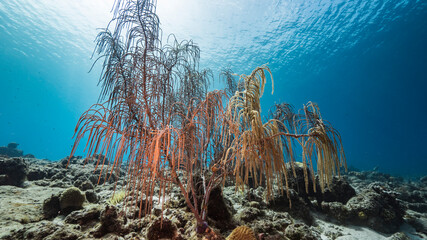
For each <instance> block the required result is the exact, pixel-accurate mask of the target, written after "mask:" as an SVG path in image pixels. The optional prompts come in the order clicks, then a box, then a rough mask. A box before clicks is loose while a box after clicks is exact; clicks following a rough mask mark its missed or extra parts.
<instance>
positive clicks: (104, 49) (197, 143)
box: [0, 0, 427, 240]
mask: <svg viewBox="0 0 427 240" xmlns="http://www.w3.org/2000/svg"><path fill="white" fill-rule="evenodd" d="M155 9H156V3H155V1H150V0H148V1H143V0H117V1H116V2H115V6H114V17H113V19H112V20H111V22H110V23H109V25H108V27H107V28H106V29H104V30H103V31H101V32H100V33H99V34H98V36H97V38H96V44H97V45H96V49H95V52H96V53H98V54H99V55H100V57H99V58H98V59H97V60H96V62H98V61H101V62H102V64H103V69H102V73H101V76H100V80H99V81H100V84H101V85H102V90H101V94H100V97H99V103H97V104H94V105H93V106H92V107H91V108H90V109H89V110H87V111H86V112H85V113H83V115H82V116H81V117H80V119H79V121H78V123H77V126H76V129H75V144H74V146H73V149H72V152H71V154H70V156H69V157H67V158H64V159H62V160H60V161H59V162H48V161H43V160H37V159H34V158H31V157H34V156H31V155H26V158H22V154H23V153H22V151H20V150H17V146H18V145H17V144H13V143H11V144H9V146H8V147H3V148H1V150H2V153H3V154H4V156H3V157H1V158H0V185H2V186H1V188H0V191H1V192H2V194H1V197H0V201H1V202H0V203H1V204H0V206H1V209H2V212H4V214H2V215H1V218H3V219H2V221H1V223H0V224H1V225H0V228H1V229H2V231H1V232H2V233H1V235H0V237H1V238H2V239H96V238H102V239H149V240H154V239H225V237H226V236H228V237H227V239H340V238H341V239H354V238H356V239H362V238H363V239H369V238H371V239H386V238H388V239H409V237H411V238H417V237H419V238H422V237H425V234H426V222H425V220H426V215H425V213H426V208H427V205H426V203H425V198H426V196H427V195H426V179H425V178H423V179H421V180H420V181H418V182H405V181H404V180H403V179H401V178H395V177H392V176H389V175H385V174H381V173H378V172H376V171H373V172H358V171H350V172H349V173H344V176H341V174H342V170H346V162H345V155H344V151H343V147H342V143H341V138H340V135H339V133H338V132H337V131H336V130H335V129H334V128H333V127H332V126H331V125H330V124H329V122H327V121H326V120H324V119H323V118H322V116H321V114H320V111H319V108H318V106H317V105H316V104H315V103H312V102H309V103H308V104H307V105H305V106H303V108H302V109H301V110H299V111H297V112H295V111H294V109H293V107H292V106H291V105H289V104H287V103H280V104H276V105H275V106H273V107H272V109H271V110H270V114H269V116H268V117H267V119H268V120H267V121H262V118H261V104H260V98H261V96H262V95H263V93H264V88H265V85H266V84H270V83H271V84H272V86H273V89H274V85H273V76H272V74H271V72H270V69H269V68H268V66H265V65H264V66H260V67H258V68H256V69H254V70H253V71H252V72H251V73H249V74H248V75H245V74H242V75H240V76H238V77H237V75H235V74H233V73H232V72H231V70H224V71H223V72H222V73H221V75H220V79H221V80H222V81H223V82H224V83H225V87H224V89H222V90H212V91H209V89H210V83H211V82H212V81H213V76H212V73H211V71H210V70H208V69H203V70H200V69H199V66H198V63H199V57H200V49H199V48H198V46H197V45H196V44H194V43H193V42H192V41H181V42H180V41H178V40H177V39H176V38H175V37H174V36H171V37H169V38H168V41H167V42H166V44H164V43H162V41H161V40H162V36H161V31H160V28H159V23H160V22H159V18H158V16H157V15H156V13H155ZM96 62H95V63H96ZM86 137H87V141H86V142H85V143H82V142H81V141H82V139H86ZM79 144H82V145H84V146H85V152H86V153H87V154H86V155H85V156H84V157H75V156H73V155H74V154H75V152H76V149H77V147H78V146H79ZM297 152H298V153H301V155H302V157H301V159H297V158H296V155H297V154H296V153H297ZM13 154H18V156H17V155H13ZM344 172H345V171H344ZM392 189H393V190H392ZM408 189H410V191H407V190H408ZM403 227H406V228H403Z"/></svg>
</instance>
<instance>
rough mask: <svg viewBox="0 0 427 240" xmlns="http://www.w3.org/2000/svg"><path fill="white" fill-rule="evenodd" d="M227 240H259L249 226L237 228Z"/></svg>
mask: <svg viewBox="0 0 427 240" xmlns="http://www.w3.org/2000/svg"><path fill="white" fill-rule="evenodd" d="M227 240H257V238H256V237H255V233H254V231H253V230H252V229H251V228H249V227H247V226H239V227H237V228H235V229H234V230H233V231H232V232H231V234H230V236H228V237H227Z"/></svg>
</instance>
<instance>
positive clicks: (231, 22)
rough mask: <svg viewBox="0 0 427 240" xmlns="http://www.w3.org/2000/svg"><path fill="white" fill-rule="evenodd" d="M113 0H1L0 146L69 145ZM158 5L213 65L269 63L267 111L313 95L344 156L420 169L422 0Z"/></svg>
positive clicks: (423, 162)
mask: <svg viewBox="0 0 427 240" xmlns="http://www.w3.org/2000/svg"><path fill="white" fill-rule="evenodd" d="M110 7H111V1H101V0H97V1H89V2H88V1H86V2H85V1H61V2H60V3H58V2H57V1H53V0H45V1H31V0H25V1H24V0H23V1H19V3H17V2H16V1H12V0H5V1H2V2H1V3H0V27H1V28H0V40H1V43H0V44H1V45H0V63H1V64H0V81H1V82H0V83H1V85H0V86H1V87H0V145H7V143H9V142H12V141H15V142H18V143H20V146H19V147H20V148H21V149H23V150H24V151H25V153H33V154H34V155H36V157H38V158H49V159H51V160H58V159H60V158H62V157H65V156H66V155H67V154H68V153H69V151H70V146H71V145H72V143H73V141H72V139H71V137H72V134H73V131H74V127H75V123H76V122H77V119H78V117H79V116H80V114H81V113H82V112H83V111H85V110H86V109H87V108H88V107H89V106H90V105H91V104H93V103H95V102H96V99H97V96H98V94H99V88H96V84H97V79H98V76H99V66H96V67H95V70H94V71H93V72H91V73H87V71H88V70H89V68H90V67H91V64H92V62H93V61H92V60H90V57H91V54H92V49H93V47H94V43H93V39H94V38H95V36H96V33H97V30H96V28H100V27H104V26H106V23H107V22H108V20H109V18H110V13H109V9H110ZM158 13H159V16H160V19H161V22H162V28H163V30H164V32H165V35H166V34H167V33H170V32H174V33H176V35H177V37H178V38H179V39H184V38H186V39H188V38H191V39H193V40H194V41H195V42H196V43H198V44H199V46H200V48H201V50H202V58H201V65H202V66H204V67H210V68H211V69H212V70H214V72H218V70H219V69H220V68H221V67H224V66H226V67H231V68H232V69H233V70H234V71H235V72H236V73H238V74H241V73H246V74H248V73H250V71H251V70H252V69H253V68H254V67H256V66H258V65H261V64H264V63H267V62H268V63H269V66H270V68H271V69H272V71H273V74H274V80H275V92H274V95H270V94H269V92H270V91H266V94H265V95H264V96H263V98H262V103H263V107H264V109H265V110H264V113H265V112H266V110H267V108H268V107H269V106H271V105H272V104H273V103H275V102H280V101H286V102H289V103H291V104H293V105H294V106H295V107H296V108H300V107H302V106H303V104H305V103H307V102H308V101H314V102H316V103H318V104H319V106H320V109H321V111H322V114H323V117H324V118H325V119H327V120H329V121H330V122H331V123H332V124H333V125H334V126H335V128H336V129H337V130H339V131H340V133H341V136H342V139H343V144H344V149H345V150H346V154H347V158H348V163H349V165H351V166H355V167H357V168H362V169H372V168H373V167H376V166H379V169H380V170H382V171H385V172H390V173H398V174H401V175H412V176H419V175H426V174H427V153H426V151H425V150H424V149H425V148H426V145H427V140H426V136H427V128H426V126H425V125H426V123H427V107H426V106H427V4H426V1H351V2H347V1H301V2H290V1H289V2H287V1H272V2H271V3H270V2H268V3H267V1H266V2H263V1H231V2H209V3H208V2H206V3H205V2H201V1H191V0H186V1H161V2H159V6H158ZM166 36H167V35H166ZM220 86H221V84H220V83H216V84H215V86H214V87H220Z"/></svg>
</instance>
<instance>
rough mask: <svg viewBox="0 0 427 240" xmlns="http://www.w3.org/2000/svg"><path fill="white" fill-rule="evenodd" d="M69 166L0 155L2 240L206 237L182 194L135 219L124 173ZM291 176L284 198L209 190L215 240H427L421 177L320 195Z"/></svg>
mask: <svg viewBox="0 0 427 240" xmlns="http://www.w3.org/2000/svg"><path fill="white" fill-rule="evenodd" d="M67 162H68V159H67V158H64V159H63V160H61V161H58V162H51V161H47V160H39V159H35V158H22V157H7V156H0V239H8V240H9V239H48V240H53V239H65V240H73V239H76V240H77V239H149V240H155V239H203V236H202V235H198V234H196V231H195V224H196V220H195V219H194V216H193V214H192V213H191V212H190V211H189V209H187V206H186V203H185V200H184V198H183V197H182V195H181V193H180V191H179V189H175V188H173V187H172V188H171V190H170V194H169V195H167V197H166V198H164V199H157V198H156V197H155V198H154V200H153V203H154V205H153V208H152V209H150V211H147V214H143V215H145V216H142V217H141V218H140V217H139V216H138V215H139V209H138V208H134V207H133V204H132V203H133V202H135V199H132V196H128V197H127V198H126V197H125V194H124V192H123V190H122V187H121V186H126V180H125V179H124V178H123V176H124V175H125V173H126V170H125V169H121V170H120V171H121V172H120V174H118V173H116V172H113V173H112V174H111V175H109V174H110V173H108V174H107V173H105V171H104V172H102V174H101V176H100V169H97V170H95V167H96V165H95V164H94V163H95V162H96V161H92V162H91V161H89V162H88V163H87V164H84V162H85V161H84V160H83V159H81V158H78V157H75V158H72V159H71V163H70V165H69V166H68V167H67ZM106 174H107V175H106ZM289 175H290V176H292V175H293V174H291V173H290V174H289ZM296 176H297V177H296V178H295V177H290V181H289V186H290V190H289V198H288V197H287V193H286V191H285V192H283V194H279V193H277V194H275V195H274V197H273V198H272V199H269V200H268V201H267V200H266V199H265V197H264V189H263V187H262V186H260V187H257V188H250V187H248V188H246V189H245V190H244V191H239V190H237V191H236V189H235V187H234V186H233V185H232V184H226V185H225V187H224V188H222V189H221V188H220V187H218V188H215V189H214V191H212V193H211V197H210V202H209V205H208V224H209V226H210V227H211V228H212V229H213V231H214V232H215V233H216V234H215V236H216V238H215V239H225V238H227V239H230V240H233V239H245V240H250V239H292V240H294V239H306V240H309V239H395V240H397V239H425V238H427V177H423V178H421V179H418V180H416V181H414V180H407V179H403V178H400V177H394V176H391V175H388V174H384V173H380V172H377V171H368V172H360V171H349V172H348V173H346V174H345V175H344V176H342V177H341V178H340V179H338V178H335V179H334V180H333V182H332V184H331V185H330V186H329V187H328V188H327V189H326V190H325V192H324V193H320V192H321V191H320V186H318V183H317V182H313V181H310V182H309V184H308V191H306V186H305V183H304V177H303V169H302V168H301V167H298V166H297V167H296ZM313 185H316V186H317V191H316V192H314V191H313ZM113 193H114V196H113ZM162 200H164V206H163V208H162V205H161V202H162ZM142 202H144V200H143V201H142ZM142 207H143V206H142ZM125 209H126V211H124V210H125ZM145 212H146V211H143V213H145ZM233 230H234V231H233ZM205 238H206V237H205ZM211 239H212V238H211Z"/></svg>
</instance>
